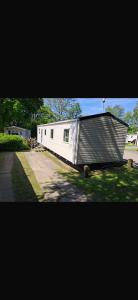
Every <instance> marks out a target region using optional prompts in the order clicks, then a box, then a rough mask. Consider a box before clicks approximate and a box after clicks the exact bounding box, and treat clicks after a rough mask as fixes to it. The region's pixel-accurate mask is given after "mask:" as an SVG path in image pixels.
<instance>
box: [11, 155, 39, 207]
mask: <svg viewBox="0 0 138 300" xmlns="http://www.w3.org/2000/svg"><path fill="white" fill-rule="evenodd" d="M12 183H13V189H14V194H15V201H17V202H30V201H31V202H37V201H40V200H41V199H42V198H43V193H42V191H41V188H40V186H39V184H38V182H37V180H36V178H35V175H34V173H33V171H32V169H31V168H30V166H29V164H28V162H27V160H26V158H25V156H24V154H23V153H22V152H16V155H15V157H14V164H13V169H12Z"/></svg>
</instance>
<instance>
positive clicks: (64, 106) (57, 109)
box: [46, 98, 81, 121]
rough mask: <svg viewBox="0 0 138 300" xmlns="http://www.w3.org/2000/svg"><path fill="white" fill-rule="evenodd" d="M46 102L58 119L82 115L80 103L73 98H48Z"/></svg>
mask: <svg viewBox="0 0 138 300" xmlns="http://www.w3.org/2000/svg"><path fill="white" fill-rule="evenodd" d="M46 104H47V105H48V107H50V109H51V110H52V111H53V112H54V115H55V118H56V120H57V121H58V120H66V119H74V118H77V117H78V116H80V114H81V108H80V104H79V103H77V102H76V100H74V99H72V98H47V99H46Z"/></svg>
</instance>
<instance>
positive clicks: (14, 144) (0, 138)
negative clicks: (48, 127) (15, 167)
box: [0, 133, 29, 151]
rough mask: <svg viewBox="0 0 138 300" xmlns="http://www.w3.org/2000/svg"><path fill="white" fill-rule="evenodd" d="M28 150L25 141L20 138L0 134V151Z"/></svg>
mask: <svg viewBox="0 0 138 300" xmlns="http://www.w3.org/2000/svg"><path fill="white" fill-rule="evenodd" d="M28 149H29V146H28V144H27V141H26V140H25V139H24V138H22V137H21V136H18V135H8V134H1V133H0V151H20V150H28Z"/></svg>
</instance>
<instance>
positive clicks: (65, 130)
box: [64, 129, 69, 143]
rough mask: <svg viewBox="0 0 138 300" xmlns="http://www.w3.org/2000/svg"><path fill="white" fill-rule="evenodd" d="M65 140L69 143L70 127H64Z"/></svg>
mask: <svg viewBox="0 0 138 300" xmlns="http://www.w3.org/2000/svg"><path fill="white" fill-rule="evenodd" d="M64 142H66V143H69V129H64Z"/></svg>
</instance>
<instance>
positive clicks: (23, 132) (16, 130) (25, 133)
mask: <svg viewBox="0 0 138 300" xmlns="http://www.w3.org/2000/svg"><path fill="white" fill-rule="evenodd" d="M4 133H5V134H12V135H20V136H22V137H24V138H26V139H28V138H30V137H31V130H28V129H25V128H21V127H17V126H9V127H5V128H4Z"/></svg>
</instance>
